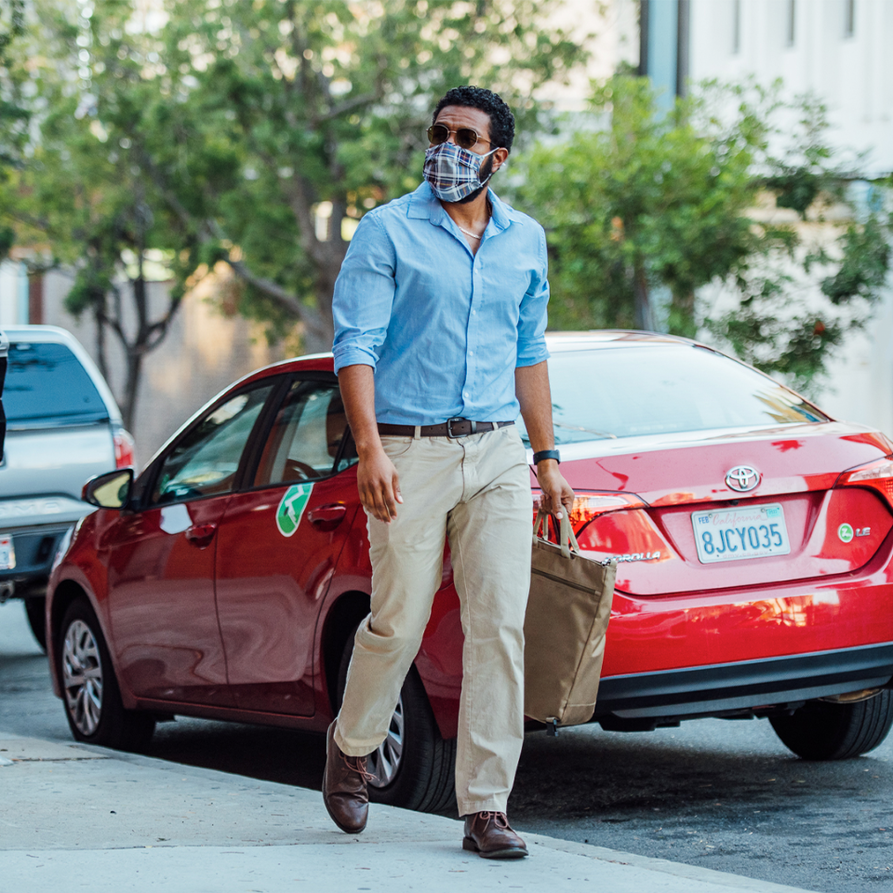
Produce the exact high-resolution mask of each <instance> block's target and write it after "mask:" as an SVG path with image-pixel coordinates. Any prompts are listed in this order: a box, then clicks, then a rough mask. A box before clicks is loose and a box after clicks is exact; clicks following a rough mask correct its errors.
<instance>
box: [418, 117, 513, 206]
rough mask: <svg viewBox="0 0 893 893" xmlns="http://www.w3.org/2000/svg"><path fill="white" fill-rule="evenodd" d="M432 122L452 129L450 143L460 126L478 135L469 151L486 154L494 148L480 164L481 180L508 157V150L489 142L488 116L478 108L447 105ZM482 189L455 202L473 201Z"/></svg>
mask: <svg viewBox="0 0 893 893" xmlns="http://www.w3.org/2000/svg"><path fill="white" fill-rule="evenodd" d="M434 123H435V124H443V125H444V126H445V127H447V128H449V129H450V130H451V131H454V132H453V133H451V134H450V138H449V142H451V143H455V142H456V134H455V131H458V130H461V129H462V128H467V129H469V130H473V131H474V132H475V133H476V134H477V135H478V141H477V142H476V143H475V144H474V145H473V146H472V147H471V149H470V150H469V151H471V152H474V153H475V155H487V153H489V152H492V151H493V149H496V151H495V152H493V154H492V155H488V157H487V158H485V159H484V162H483V164H482V165H481V170H480V173H479V176H480V179H481V180H482V181H484V180H486V179H487V178H488V177H489V176H490V175H491V174H493V173H495V172H496V171H498V170H499V168H500V167H502V165H503V163H504V162H505V159H506V158H507V157H508V151H507V150H506V149H504V148H502V147H499V146H494V145H493V144H492V143H491V142H490V116H489V115H488V114H487V113H486V112H483V111H481V110H480V109H475V108H469V107H468V106H464V105H447V106H444V107H443V108H442V109H441V110H440V113H439V114H438V116H437V118H436V119H435V121H434ZM483 189H484V187H483V186H482V187H481V188H480V189H476V190H475V191H474V192H472V193H471V195H467V196H465V198H463V199H460V201H459V202H457V204H466V203H467V202H473V201H474V200H475V199H476V198H477V197H478V196H479V195H480V194H481V192H482V191H483Z"/></svg>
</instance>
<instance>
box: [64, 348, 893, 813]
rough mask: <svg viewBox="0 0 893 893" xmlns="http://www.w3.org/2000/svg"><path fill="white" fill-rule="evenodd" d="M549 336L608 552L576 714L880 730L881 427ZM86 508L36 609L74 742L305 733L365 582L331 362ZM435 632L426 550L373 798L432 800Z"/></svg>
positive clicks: (230, 411) (608, 722)
mask: <svg viewBox="0 0 893 893" xmlns="http://www.w3.org/2000/svg"><path fill="white" fill-rule="evenodd" d="M549 346H550V350H551V352H552V359H551V360H550V378H551V383H552V391H553V403H554V417H555V431H556V441H557V444H558V446H559V448H560V450H561V458H562V466H561V467H562V471H563V472H564V474H565V476H566V478H567V479H568V481H569V482H570V484H571V485H572V486H573V487H574V489H575V491H576V497H577V498H576V502H575V507H574V512H573V517H572V522H573V524H574V527H575V530H576V534H577V539H578V541H579V544H580V547H581V549H582V550H584V551H585V552H586V553H587V554H590V555H591V556H592V557H594V558H597V559H604V558H606V557H612V558H615V559H616V560H617V561H618V574H617V591H616V595H615V598H614V605H613V610H612V616H611V621H610V626H609V629H608V640H607V646H606V655H605V662H604V669H603V677H602V684H601V688H600V691H599V702H598V705H597V707H596V713H595V716H594V718H593V721H596V722H599V723H600V724H601V725H602V727H604V728H606V729H615V730H630V731H635V730H643V731H644V730H649V729H654V728H656V727H658V726H665V725H674V724H678V723H679V722H680V721H681V720H684V719H694V718H697V717H705V716H712V717H727V718H734V719H740V718H748V717H750V718H765V719H767V720H768V721H769V722H770V723H771V724H772V726H773V728H774V729H775V731H776V732H777V733H778V735H779V736H780V738H781V740H782V741H783V742H784V743H785V744H786V745H787V746H788V747H789V748H790V749H791V750H793V751H794V752H795V753H797V754H799V755H800V756H802V757H804V758H808V759H842V758H846V757H851V756H855V755H858V754H861V753H865V752H867V751H868V750H871V749H872V748H874V747H876V746H877V745H878V744H880V742H881V741H882V740H883V739H884V737H885V736H886V734H887V732H888V731H889V729H890V726H891V723H893V702H891V693H890V686H891V680H893V612H891V611H890V607H889V606H890V604H891V601H893V582H891V581H893V566H891V557H893V533H891V529H893V455H891V454H893V443H891V441H890V440H889V439H888V438H887V437H886V436H885V435H883V434H882V433H880V432H878V431H875V430H872V429H870V428H866V427H864V426H861V425H854V424H848V423H844V422H838V421H835V420H833V419H831V418H829V417H828V416H827V415H825V414H824V413H823V412H821V411H820V410H819V409H817V408H816V407H815V406H813V405H812V404H811V403H809V402H808V401H806V400H805V399H803V398H802V397H800V396H799V395H797V394H795V393H794V392H792V391H790V390H789V389H787V388H786V387H784V386H783V385H781V384H779V383H778V382H776V381H774V380H772V379H771V378H768V377H767V376H765V375H763V374H761V373H759V372H757V371H755V370H754V369H752V368H750V367H749V366H746V365H744V364H742V363H739V362H737V361H736V360H733V359H730V358H729V357H726V356H724V355H723V354H721V353H718V352H716V351H714V350H712V349H710V348H707V347H705V346H703V345H700V344H697V343H694V342H691V341H686V340H683V339H676V338H672V337H669V336H658V335H648V334H641V333H632V332H599V333H592V334H568V335H557V336H552V337H551V338H550V343H549ZM519 423H520V422H519ZM532 480H533V484H534V495H536V481H535V478H532ZM85 498H87V499H88V501H90V502H92V503H93V504H94V505H95V506H97V511H95V512H93V513H92V514H90V515H88V516H87V517H86V518H84V519H83V520H82V521H81V522H80V523H79V525H78V527H77V529H76V531H75V532H74V535H73V537H72V540H71V543H70V546H69V547H68V548H67V551H64V550H60V553H59V556H58V557H57V564H56V567H55V570H54V572H53V575H52V578H51V584H50V597H49V599H48V606H47V617H48V623H49V627H48V629H49V630H50V633H51V648H50V657H51V665H52V672H53V679H54V684H55V686H56V690H57V693H58V694H59V695H60V696H61V697H62V699H63V702H64V704H65V708H66V712H67V716H68V721H69V724H70V726H71V730H72V733H73V735H74V736H75V738H77V739H78V740H81V741H88V742H92V743H97V744H105V745H109V746H112V747H119V748H140V747H144V746H145V745H146V744H147V742H148V741H149V739H150V737H151V735H152V732H153V729H154V727H155V723H156V722H157V721H158V720H159V719H165V718H170V717H173V716H175V715H189V716H203V717H214V718H219V719H231V720H235V721H242V722H253V723H265V724H270V725H281V726H291V727H295V728H301V729H308V730H316V731H320V732H322V731H324V730H325V729H326V727H327V726H328V724H329V723H330V722H331V719H332V717H333V715H334V713H335V712H336V710H337V706H338V703H339V692H340V690H341V687H342V686H343V682H344V677H345V673H346V667H347V664H348V661H349V657H350V651H351V648H352V643H353V634H354V631H355V629H356V627H357V625H358V623H359V622H360V620H361V619H362V618H363V617H364V616H365V615H366V613H367V612H368V608H369V593H370V565H369V557H368V541H367V539H366V519H365V515H364V513H363V511H362V509H361V508H360V505H359V500H358V497H357V489H356V454H355V451H354V448H353V443H352V441H351V438H350V432H349V430H348V428H347V423H346V419H345V415H344V409H343V406H342V403H341V399H340V396H339V393H338V387H337V380H336V377H335V375H334V374H333V372H332V360H331V357H329V356H317V357H305V358H301V359H296V360H289V361H286V362H284V363H280V364H278V365H274V366H271V367H268V368H266V369H262V370H260V371H258V372H255V373H253V374H251V375H249V376H248V377H246V378H244V379H242V380H241V381H239V382H237V383H236V384H234V385H233V386H232V387H231V388H229V389H227V390H226V391H225V392H224V393H223V394H221V395H220V396H218V397H217V398H215V399H214V400H213V401H212V402H211V403H210V404H208V406H206V407H205V408H204V409H202V410H201V411H200V412H198V413H197V414H196V415H195V416H194V417H193V418H192V419H191V420H190V421H189V422H187V423H186V424H185V425H184V426H183V428H182V429H181V430H180V431H179V432H178V433H177V434H176V435H175V436H174V437H173V438H172V439H171V440H170V442H169V443H168V444H167V445H166V446H165V447H163V448H162V450H161V451H160V452H159V453H158V455H157V456H156V457H155V458H154V459H153V460H152V461H151V462H150V463H149V465H148V467H147V468H146V469H145V471H143V473H142V474H140V475H139V477H137V478H134V476H133V474H132V472H131V471H129V470H124V471H121V470H119V471H115V472H110V473H109V474H106V475H103V476H101V477H99V478H96V479H94V480H93V481H91V482H90V483H89V485H88V486H87V487H86V488H85ZM531 520H532V519H531ZM461 648H462V633H461V626H460V622H459V608H458V599H457V596H456V593H455V590H454V588H453V585H452V575H451V570H450V563H449V555H448V554H447V555H445V558H444V570H443V581H442V586H441V589H440V591H439V592H438V594H437V597H436V599H435V604H434V609H433V612H432V616H431V620H430V623H429V625H428V629H427V632H426V635H425V638H424V642H423V645H422V648H421V650H420V652H419V654H418V657H417V658H416V661H415V664H414V666H413V668H412V670H411V672H410V674H409V676H408V677H407V679H406V683H405V685H404V687H403V692H402V696H401V699H400V702H399V704H398V706H397V710H396V712H395V714H394V717H393V721H392V723H391V730H390V733H389V736H388V739H387V740H386V741H385V743H384V744H383V745H382V747H381V748H380V749H379V750H378V752H377V753H376V754H375V755H374V757H373V759H372V760H371V768H372V770H373V772H374V774H375V776H376V781H375V783H374V785H373V796H376V797H377V798H378V799H379V800H382V801H384V802H389V803H395V804H400V805H404V806H410V807H413V808H417V809H438V808H442V807H443V806H444V805H445V804H446V803H448V802H449V800H450V798H451V796H452V768H451V763H452V760H453V757H454V747H455V734H456V720H457V709H458V695H459V688H460V680H461V659H460V656H461Z"/></svg>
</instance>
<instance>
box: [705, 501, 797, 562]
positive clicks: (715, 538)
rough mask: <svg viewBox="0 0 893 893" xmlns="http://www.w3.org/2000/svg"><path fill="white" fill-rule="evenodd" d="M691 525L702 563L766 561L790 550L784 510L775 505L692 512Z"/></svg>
mask: <svg viewBox="0 0 893 893" xmlns="http://www.w3.org/2000/svg"><path fill="white" fill-rule="evenodd" d="M691 523H692V527H693V528H694V531H695V545H696V546H697V548H698V559H699V560H700V562H701V564H712V563H713V562H715V561H740V560H741V559H742V558H768V557H770V556H771V555H787V554H788V553H789V552H790V551H791V543H790V540H789V539H788V529H787V527H786V525H785V523H784V508H783V507H782V506H781V505H779V504H778V503H774V504H772V505H755V506H751V507H749V508H740V509H721V510H720V511H714V512H692V516H691Z"/></svg>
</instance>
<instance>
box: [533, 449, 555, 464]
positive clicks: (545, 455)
mask: <svg viewBox="0 0 893 893" xmlns="http://www.w3.org/2000/svg"><path fill="white" fill-rule="evenodd" d="M543 459H554V460H555V461H556V462H557V463H558V464H559V465H560V464H561V456H560V454H559V453H558V450H540V451H539V452H538V453H534V454H533V464H534V465H539V464H540V462H542V461H543Z"/></svg>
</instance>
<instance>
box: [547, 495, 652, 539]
mask: <svg viewBox="0 0 893 893" xmlns="http://www.w3.org/2000/svg"><path fill="white" fill-rule="evenodd" d="M541 499H542V497H541V496H537V497H535V498H534V500H533V513H534V515H536V512H537V509H538V508H539V505H540V500H541ZM644 507H645V503H644V502H643V501H642V500H641V499H640V498H639V497H638V496H636V494H635V493H616V492H610V491H606V492H601V493H599V492H594V493H575V494H574V507H573V508H572V509H571V517H570V521H571V526H572V527H573V528H574V533H579V532H580V531H581V530H582V529H583V528H584V527H585V526H586V525H587V524H588V523H589V522H590V521H591V520H592V519H593V518H597V517H598V516H599V515H603V514H605V512H615V511H617V510H618V509H635V508H644Z"/></svg>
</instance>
